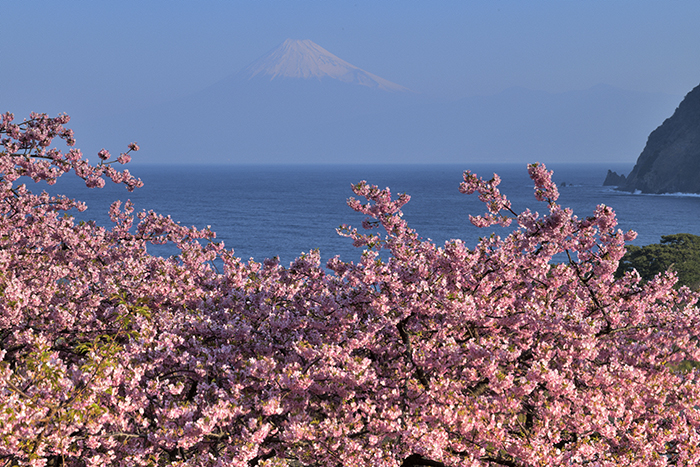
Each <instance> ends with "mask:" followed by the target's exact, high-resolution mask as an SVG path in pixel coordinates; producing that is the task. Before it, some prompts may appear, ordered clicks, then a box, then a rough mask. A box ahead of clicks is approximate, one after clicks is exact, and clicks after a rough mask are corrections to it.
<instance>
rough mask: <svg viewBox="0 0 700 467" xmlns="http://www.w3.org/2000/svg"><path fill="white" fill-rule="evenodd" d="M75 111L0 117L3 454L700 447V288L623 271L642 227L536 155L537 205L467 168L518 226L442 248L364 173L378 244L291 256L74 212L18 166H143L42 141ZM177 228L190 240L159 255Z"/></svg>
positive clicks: (469, 455) (690, 452) (684, 462)
mask: <svg viewBox="0 0 700 467" xmlns="http://www.w3.org/2000/svg"><path fill="white" fill-rule="evenodd" d="M42 119H43V120H42ZM66 119H67V117H60V118H59V119H57V120H53V119H48V118H46V119H44V118H43V117H35V116H33V118H32V120H30V121H29V122H34V123H27V122H25V123H24V124H22V125H19V126H17V125H14V124H12V118H11V116H9V114H6V115H5V116H4V117H3V124H2V125H3V126H2V127H0V133H2V134H4V135H6V138H5V139H3V141H2V144H3V145H4V148H5V149H4V150H3V151H2V152H0V160H1V161H2V163H3V165H2V167H1V168H0V170H2V174H3V184H4V186H3V191H2V192H0V196H2V197H3V202H2V203H0V465H8V466H9V465H32V466H44V465H52V466H57V465H63V466H104V465H127V466H156V465H177V466H228V465H233V466H246V467H248V466H251V467H252V466H259V467H263V466H264V467H271V466H279V467H281V466H298V465H308V466H329V467H330V466H338V465H346V466H359V467H370V466H372V467H375V466H376V467H399V466H404V467H409V466H438V467H440V466H445V467H446V466H465V467H466V466H470V467H486V466H518V467H520V466H522V467H530V466H533V467H534V466H545V465H546V466H574V465H590V466H601V467H602V466H611V467H612V466H619V465H625V466H638V467H648V466H670V465H674V466H691V465H698V464H699V463H700V450H699V449H698V446H700V433H699V432H698V427H699V425H700V384H699V383H700V381H699V374H698V372H697V370H695V367H696V366H697V365H696V363H697V361H698V360H699V359H700V344H699V342H700V340H699V339H700V311H699V310H698V308H697V306H696V304H697V301H698V298H699V296H698V294H696V293H695V292H692V291H690V290H688V289H686V288H682V289H680V290H675V289H674V288H673V285H674V282H675V278H674V276H673V275H672V274H671V273H668V274H666V275H662V276H659V277H657V278H656V279H654V280H652V281H650V282H648V283H644V284H643V283H641V282H640V280H639V277H638V276H637V275H636V274H628V275H626V276H624V277H623V278H621V279H616V278H615V277H614V275H613V273H614V271H615V270H616V267H617V264H618V261H619V259H620V258H621V256H622V255H623V253H624V244H625V241H627V240H629V239H631V238H632V237H633V234H632V233H623V232H621V231H618V230H616V222H615V215H614V212H613V211H612V209H610V208H609V207H606V206H599V207H598V209H597V210H596V211H595V212H594V213H592V215H591V216H590V217H587V218H585V219H579V218H577V217H575V216H574V215H573V214H572V213H571V211H570V210H569V209H565V208H562V207H560V206H558V205H557V204H556V187H555V186H554V185H553V183H552V182H551V174H550V173H549V172H547V171H546V169H545V167H544V166H543V165H541V164H537V165H532V166H530V174H531V177H532V178H533V181H534V183H535V187H536V188H535V189H536V196H537V197H538V198H539V199H542V200H544V201H546V202H547V203H548V210H549V213H548V214H547V215H543V216H540V215H538V214H536V213H531V212H529V211H526V212H524V213H520V214H516V213H514V212H512V211H511V208H510V204H509V203H508V202H507V200H506V199H505V197H504V196H503V195H501V194H500V192H499V191H498V190H497V188H496V187H497V185H498V178H497V177H495V176H494V178H493V179H492V180H491V181H484V180H481V179H480V178H478V177H477V176H476V175H473V174H471V173H469V172H467V173H465V178H464V183H463V184H462V186H461V189H462V191H464V192H466V193H472V192H478V193H479V196H480V197H481V198H482V200H483V201H484V202H485V203H486V205H487V209H488V211H489V212H488V213H487V215H486V216H485V217H482V218H483V219H484V222H483V223H484V224H492V223H494V222H498V223H503V222H505V220H504V219H506V217H507V218H508V219H510V220H511V221H515V222H517V224H518V226H517V228H516V229H515V230H514V231H513V233H512V234H510V235H509V236H507V237H506V238H499V237H495V236H493V237H489V238H487V239H485V240H483V241H481V242H480V243H479V244H478V245H476V246H475V247H473V248H470V247H468V246H467V245H465V244H464V243H463V242H462V241H460V240H451V241H449V242H446V243H445V244H444V245H441V246H438V245H435V244H434V243H432V242H431V241H426V240H423V239H421V238H420V237H419V236H418V234H417V233H416V232H415V231H414V230H413V229H411V228H409V227H408V225H407V223H406V221H405V220H404V219H403V218H402V216H401V207H402V206H403V205H404V204H405V203H406V202H408V200H409V197H408V196H407V195H401V196H399V197H398V199H392V196H391V193H390V192H389V190H388V189H386V190H380V189H379V188H377V187H375V186H370V185H368V184H367V183H365V182H361V183H359V184H357V185H355V186H353V190H354V192H355V194H356V196H358V197H360V198H364V199H365V200H366V201H365V202H361V201H359V200H356V199H351V200H350V201H349V205H350V206H351V207H352V208H353V209H354V210H356V211H359V212H362V213H364V214H366V215H367V216H368V220H367V221H366V222H365V224H364V225H365V226H366V227H367V228H371V229H375V228H380V229H381V230H380V231H379V232H380V233H374V234H370V233H362V232H360V231H358V230H356V229H353V228H351V227H349V226H344V227H341V228H340V229H339V231H340V233H341V234H342V235H345V236H348V237H350V238H351V239H352V240H353V241H354V242H355V244H356V245H358V246H361V247H363V248H364V249H365V250H364V253H363V256H362V259H361V260H360V261H358V262H357V263H353V262H344V261H342V260H341V259H340V258H339V257H335V258H333V259H332V260H330V261H329V262H328V264H327V265H326V268H324V267H323V266H322V265H321V264H320V255H319V253H318V251H310V252H309V253H307V254H304V255H302V256H301V257H299V258H298V259H296V260H295V261H294V262H293V263H291V264H290V265H289V266H288V267H285V266H283V265H281V264H279V261H278V260H276V259H272V260H266V261H264V262H263V263H257V262H254V261H250V262H247V263H246V262H243V261H241V260H240V259H239V258H237V257H235V255H234V253H233V252H232V251H230V250H227V249H225V248H224V245H222V244H220V243H215V242H214V234H213V233H212V232H210V231H208V230H203V231H200V230H197V229H194V228H185V227H183V226H180V225H179V224H177V223H175V222H174V221H173V220H171V219H170V218H168V217H163V216H160V215H157V214H155V213H152V212H142V213H137V214H136V215H134V207H133V206H132V205H131V203H126V204H125V205H124V206H121V205H120V204H119V203H115V204H114V205H112V207H111V209H110V216H111V218H112V221H113V222H114V226H113V227H112V228H111V229H104V228H101V227H98V226H96V225H95V224H92V223H79V224H76V223H75V222H73V220H72V219H71V218H70V217H67V216H64V215H63V211H65V210H68V209H70V208H72V207H78V206H79V203H78V202H75V201H72V200H67V199H65V198H51V197H50V196H49V195H47V194H45V193H44V194H40V195H36V194H32V193H30V192H29V191H28V190H27V189H26V187H24V186H23V185H21V186H15V185H14V182H15V180H16V178H17V177H16V176H19V175H28V174H35V176H36V178H38V179H46V180H51V177H54V178H55V177H57V176H60V175H61V174H63V173H64V172H66V171H67V169H68V167H70V168H72V169H73V170H75V172H76V173H77V174H78V175H79V176H85V177H84V178H85V179H86V180H90V179H92V178H93V177H94V178H99V179H102V178H103V177H104V176H105V175H106V176H107V177H110V178H112V179H113V180H114V179H115V178H116V179H117V180H118V181H120V182H121V183H125V184H126V186H127V188H133V187H135V186H136V185H137V183H135V182H134V181H133V178H132V177H131V176H130V175H129V174H128V173H125V172H123V173H116V172H114V173H111V175H110V173H108V172H107V170H108V168H109V167H111V166H109V165H107V166H105V165H98V166H96V167H95V166H90V165H88V164H87V161H84V160H83V159H82V158H81V157H79V152H76V151H72V150H71V151H69V152H68V153H67V154H61V153H59V152H58V151H55V150H51V149H46V148H47V147H48V146H49V144H45V143H46V142H47V138H49V136H42V135H51V134H53V135H54V136H58V137H62V136H63V135H67V134H68V133H66V130H63V129H62V127H61V128H60V129H59V126H60V125H63V123H65V121H67V120H66ZM64 120H65V121H64ZM42 122H43V123H42ZM27 133H29V134H30V135H27ZM31 135H33V136H31ZM70 138H72V134H71V136H70ZM32 142H35V143H36V144H34V143H32ZM131 150H135V149H134V147H132V148H131ZM52 155H53V156H52ZM104 155H106V154H104V153H103V156H104ZM54 156H55V157H54ZM47 157H48V158H49V159H47ZM101 159H102V160H103V161H104V160H107V158H101ZM49 160H50V161H55V163H53V162H49V167H47V168H42V169H40V168H39V167H43V166H38V167H35V166H34V164H41V163H43V162H47V161H49ZM20 161H25V162H21V164H20ZM51 164H53V165H51ZM50 170H55V171H54V172H51V171H50ZM100 170H101V172H100ZM81 174H82V175H81ZM95 186H99V184H96V185H95ZM503 212H506V213H507V214H503ZM164 242H172V243H173V244H174V245H176V246H177V247H178V248H179V251H180V254H179V255H177V256H173V257H170V258H161V257H157V256H153V255H150V254H149V253H148V251H147V247H148V245H149V244H153V243H164ZM382 249H384V250H388V252H390V253H391V255H390V256H389V258H388V259H382V257H380V255H379V251H378V250H382ZM561 254H564V255H565V257H567V258H568V260H567V261H566V262H563V263H558V262H555V261H552V257H553V256H554V255H561ZM214 260H216V261H217V262H221V263H223V265H224V269H223V271H217V269H216V267H215V266H214V263H213V262H214Z"/></svg>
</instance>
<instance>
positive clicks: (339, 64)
mask: <svg viewBox="0 0 700 467" xmlns="http://www.w3.org/2000/svg"><path fill="white" fill-rule="evenodd" d="M240 75H241V76H243V77H245V78H247V79H249V80H250V79H256V78H267V79H268V80H269V81H273V80H275V79H318V80H324V79H334V80H338V81H342V82H344V83H351V84H357V85H360V86H367V87H369V88H374V89H380V90H382V91H391V92H406V91H409V89H407V88H405V87H403V86H400V85H398V84H396V83H392V82H391V81H388V80H386V79H384V78H380V77H379V76H377V75H374V74H372V73H369V72H367V71H365V70H362V69H361V68H358V67H356V66H355V65H352V64H350V63H348V62H346V61H345V60H343V59H341V58H338V57H336V56H335V55H333V54H332V53H330V52H329V51H327V50H326V49H324V48H323V47H321V46H320V45H318V44H316V43H314V42H312V41H310V40H292V39H287V40H286V41H284V42H283V43H282V44H281V45H279V46H278V47H276V48H275V49H273V50H271V51H270V52H268V53H267V54H265V55H263V56H262V57H260V58H259V59H258V60H256V61H255V62H253V63H251V64H250V65H248V66H247V67H246V68H245V69H243V70H242V71H241V73H240Z"/></svg>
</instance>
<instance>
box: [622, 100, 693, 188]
mask: <svg viewBox="0 0 700 467" xmlns="http://www.w3.org/2000/svg"><path fill="white" fill-rule="evenodd" d="M618 189H620V190H623V191H629V192H634V191H637V190H639V191H641V192H642V193H700V86H697V87H696V88H695V89H693V90H692V91H690V92H689V93H688V94H687V95H686V96H685V98H684V99H683V101H682V102H681V103H680V105H679V106H678V108H677V109H676V111H675V112H674V113H673V115H672V116H671V117H670V118H668V119H666V120H665V121H664V122H663V124H661V126H659V127H658V128H657V129H656V130H654V131H653V132H652V133H651V134H650V135H649V138H648V140H647V144H646V146H645V148H644V150H643V151H642V153H641V154H640V155H639V158H638V159H637V163H636V165H635V166H634V169H632V172H631V173H630V174H629V175H628V176H627V179H626V181H625V182H624V184H621V185H620V186H618Z"/></svg>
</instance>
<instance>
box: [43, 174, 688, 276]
mask: <svg viewBox="0 0 700 467" xmlns="http://www.w3.org/2000/svg"><path fill="white" fill-rule="evenodd" d="M548 168H550V169H554V180H555V182H557V183H558V184H559V185H560V193H561V197H560V203H561V204H562V205H564V206H569V207H571V208H573V210H574V213H575V214H577V215H578V216H579V217H585V216H588V215H591V214H592V213H593V211H594V210H595V207H596V206H597V205H598V204H601V203H602V204H606V205H608V206H611V207H613V208H614V209H615V211H616V213H617V216H618V220H619V227H620V228H622V229H623V230H629V229H632V230H635V231H637V232H638V234H639V235H638V237H637V239H636V240H635V241H634V242H633V243H634V244H637V245H645V244H649V243H657V242H659V240H660V237H661V235H668V234H674V233H679V232H687V233H692V234H696V235H700V216H698V213H700V196H692V195H663V196H659V195H639V194H630V193H623V192H618V191H615V190H613V189H612V188H610V187H603V186H602V183H603V180H604V178H605V175H606V172H607V169H609V168H612V169H613V170H616V171H618V173H629V171H630V170H631V168H632V167H631V165H626V166H622V165H619V164H618V165H607V166H600V165H585V164H578V165H577V164H570V165H569V164H558V165H552V166H549V167H548ZM130 169H131V172H132V173H133V174H134V175H136V176H137V177H140V178H141V179H142V180H143V181H144V183H145V186H144V187H143V188H140V189H137V190H136V191H135V192H133V193H128V192H127V191H126V190H125V189H124V188H123V187H122V186H118V185H114V184H112V183H111V182H109V181H108V182H107V186H106V187H105V188H103V189H92V190H91V189H87V188H85V186H84V183H83V182H82V181H81V180H79V179H77V177H75V176H73V175H67V176H64V177H62V178H61V179H60V180H59V181H58V183H57V184H56V185H54V186H52V187H46V186H45V185H44V186H42V185H40V186H36V187H30V189H32V190H33V191H39V190H41V189H47V190H48V191H50V192H52V193H61V194H66V195H68V196H70V197H75V198H77V199H80V200H82V201H85V202H86V203H87V204H88V210H87V211H86V212H84V213H75V216H76V218H78V219H81V220H88V219H91V220H95V221H97V222H98V223H99V224H101V225H105V226H108V225H110V222H109V218H108V216H107V209H108V207H109V205H110V203H111V202H112V201H114V200H115V199H121V200H126V199H131V200H132V201H133V202H134V204H135V206H136V209H137V210H154V211H156V212H158V213H160V214H164V215H170V216H171V217H172V218H173V219H174V220H176V221H178V222H180V223H181V224H182V225H186V226H191V225H194V226H196V227H199V228H202V227H205V226H207V225H211V228H212V229H213V230H214V231H215V232H216V233H217V240H218V241H223V242H224V243H225V245H226V247H227V248H229V249H231V248H232V249H233V250H234V251H235V253H236V255H237V256H239V257H241V258H243V259H245V260H247V259H249V258H254V259H255V260H257V261H262V260H263V259H265V258H269V257H273V256H279V257H280V260H281V262H282V264H288V263H289V262H290V261H292V260H293V259H294V258H296V257H298V256H299V255H300V254H301V253H302V252H308V251H309V250H311V249H315V248H318V249H320V252H321V257H322V260H323V261H324V262H325V261H326V260H328V259H329V258H331V257H333V256H335V255H340V256H341V258H342V259H346V260H356V259H357V258H359V251H358V250H357V249H356V248H354V247H353V246H352V241H351V240H350V239H348V238H344V237H340V236H338V235H337V233H336V231H335V229H336V228H337V227H338V226H339V225H340V224H343V223H347V224H350V225H352V226H355V227H358V228H361V222H362V219H363V217H364V216H362V215H361V214H358V213H355V212H354V211H352V210H351V209H350V208H349V207H348V206H347V205H346V199H347V198H348V197H350V196H353V193H352V191H351V189H350V185H351V184H353V183H357V182H358V181H360V180H367V181H368V182H369V183H371V184H374V185H378V186H379V187H380V188H385V187H389V188H390V189H391V191H392V193H394V194H398V193H402V192H406V193H408V194H409V195H411V198H412V199H411V201H410V202H409V203H408V204H407V205H406V206H405V207H404V209H403V211H404V218H405V219H406V220H407V221H408V224H409V226H411V227H412V228H414V229H416V230H417V232H418V233H419V235H421V236H422V237H424V238H430V239H432V240H433V241H435V242H436V243H438V244H442V243H444V242H445V241H446V240H449V239H452V238H461V239H463V240H464V241H465V242H466V243H467V244H468V245H471V246H473V245H475V244H476V243H477V242H478V239H479V237H483V236H488V235H489V234H490V233H491V231H489V230H484V229H478V228H476V227H474V226H473V225H472V224H471V223H470V222H469V214H474V215H478V214H482V213H483V212H485V208H484V205H483V204H482V203H481V202H480V201H479V200H478V199H477V197H476V195H469V196H468V195H463V194H461V193H459V191H458V187H459V183H460V182H461V181H462V172H463V171H464V170H465V169H469V170H472V171H473V172H475V173H477V174H478V175H480V176H483V177H484V178H490V177H491V176H492V174H493V173H494V172H496V173H498V174H499V175H500V176H501V178H502V183H501V186H500V188H501V191H502V192H503V193H504V194H506V196H507V197H508V198H509V199H510V200H511V201H512V203H513V208H514V210H515V211H516V212H520V211H522V210H523V209H525V208H530V209H531V210H533V211H539V212H541V213H542V212H546V211H547V206H546V205H545V204H544V203H540V202H537V201H536V200H535V198H534V196H533V187H532V182H531V181H530V179H529V178H528V175H527V170H526V165H525V164H520V165H498V164H464V165H459V166H457V165H364V166H357V165H319V166H306V165H286V166H285V165H278V166H263V165H259V166H255V165H250V166H207V165H201V166H148V165H138V166H134V167H131V168H130ZM30 184H31V182H30ZM508 231H509V230H506V229H503V230H500V231H499V232H498V233H499V234H501V235H504V234H506V233H507V232H508ZM154 252H155V253H156V254H172V253H174V252H175V250H174V249H172V250H168V249H167V248H165V249H162V250H157V249H156V250H155V251H154Z"/></svg>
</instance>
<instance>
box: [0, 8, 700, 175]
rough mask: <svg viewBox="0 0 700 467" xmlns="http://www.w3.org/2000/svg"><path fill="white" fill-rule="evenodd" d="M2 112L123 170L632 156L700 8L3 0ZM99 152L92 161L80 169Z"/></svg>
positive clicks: (693, 39) (692, 76) (678, 88)
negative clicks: (40, 116) (35, 122)
mask: <svg viewBox="0 0 700 467" xmlns="http://www.w3.org/2000/svg"><path fill="white" fill-rule="evenodd" d="M2 17H3V32H4V37H5V40H3V41H2V43H0V54H2V56H3V57H4V60H3V62H2V63H3V64H2V65H0V67H2V71H3V73H2V78H1V79H0V105H1V107H0V111H12V112H15V113H16V114H17V116H18V118H22V117H25V116H27V115H28V113H29V111H45V112H48V113H50V114H56V113H58V112H67V113H69V114H70V115H71V116H72V117H73V120H72V127H73V128H74V129H75V130H76V133H77V137H78V145H79V146H80V147H82V148H83V149H84V150H85V152H86V154H88V156H89V155H90V154H96V152H97V151H99V149H101V148H102V147H107V148H108V149H110V150H111V151H112V152H117V151H119V150H120V149H122V148H125V146H126V144H127V143H128V142H129V141H133V140H137V141H138V142H139V143H140V144H141V147H142V151H141V152H140V153H139V154H138V157H136V158H135V161H136V163H137V164H138V163H140V162H151V163H188V162H189V163H250V162H253V163H255V162H259V163H280V162H288V163H366V162H377V163H382V162H388V163H404V162H408V163H439V162H459V163H468V162H470V161H474V162H477V161H484V160H488V161H495V162H519V163H523V164H524V163H526V162H531V161H534V160H541V161H543V162H548V161H552V162H553V161H571V162H596V161H597V162H608V161H610V162H629V163H631V162H634V160H636V158H637V156H638V155H639V153H640V152H641V150H642V149H643V147H644V144H645V142H646V138H647V136H648V135H649V133H650V132H651V131H652V130H653V129H654V128H656V127H657V126H658V125H660V124H661V123H662V122H663V120H664V119H666V118H668V117H669V116H670V115H671V114H672V113H673V110H674V109H675V107H676V106H677V105H678V103H679V102H680V101H681V100H682V98H683V96H684V94H685V93H687V92H688V91H690V89H692V88H693V87H695V86H696V85H697V84H698V82H700V61H698V60H697V56H698V53H700V50H697V49H698V48H700V28H697V24H696V19H697V18H698V17H700V2H691V1H683V0H680V1H678V2H651V1H647V0H638V1H635V2H631V1H620V2H604V1H602V0H592V1H587V2H560V1H555V0H545V1H538V2H515V1H509V0H505V1H502V0H499V1H496V2H456V1H454V2H452V1H448V2H431V3H428V2H402V3H396V2H383V1H381V0H380V1H372V2H370V1H362V0H361V1H359V2H348V3H345V2H342V3H341V2H321V1H312V0H309V1H306V0H300V1H299V2H285V3H282V2H268V1H257V2H224V1H218V0H213V1H211V2H207V3H206V7H204V6H203V5H202V4H199V3H197V4H195V3H187V2H177V1H174V2H173V1H167V2H166V1H164V0H153V1H149V2H137V1H135V0H124V1H122V2H89V1H86V0H75V1H71V2H60V3H57V2H49V1H48V0H36V1H33V2H5V4H3V7H2ZM93 159H94V156H93Z"/></svg>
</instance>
